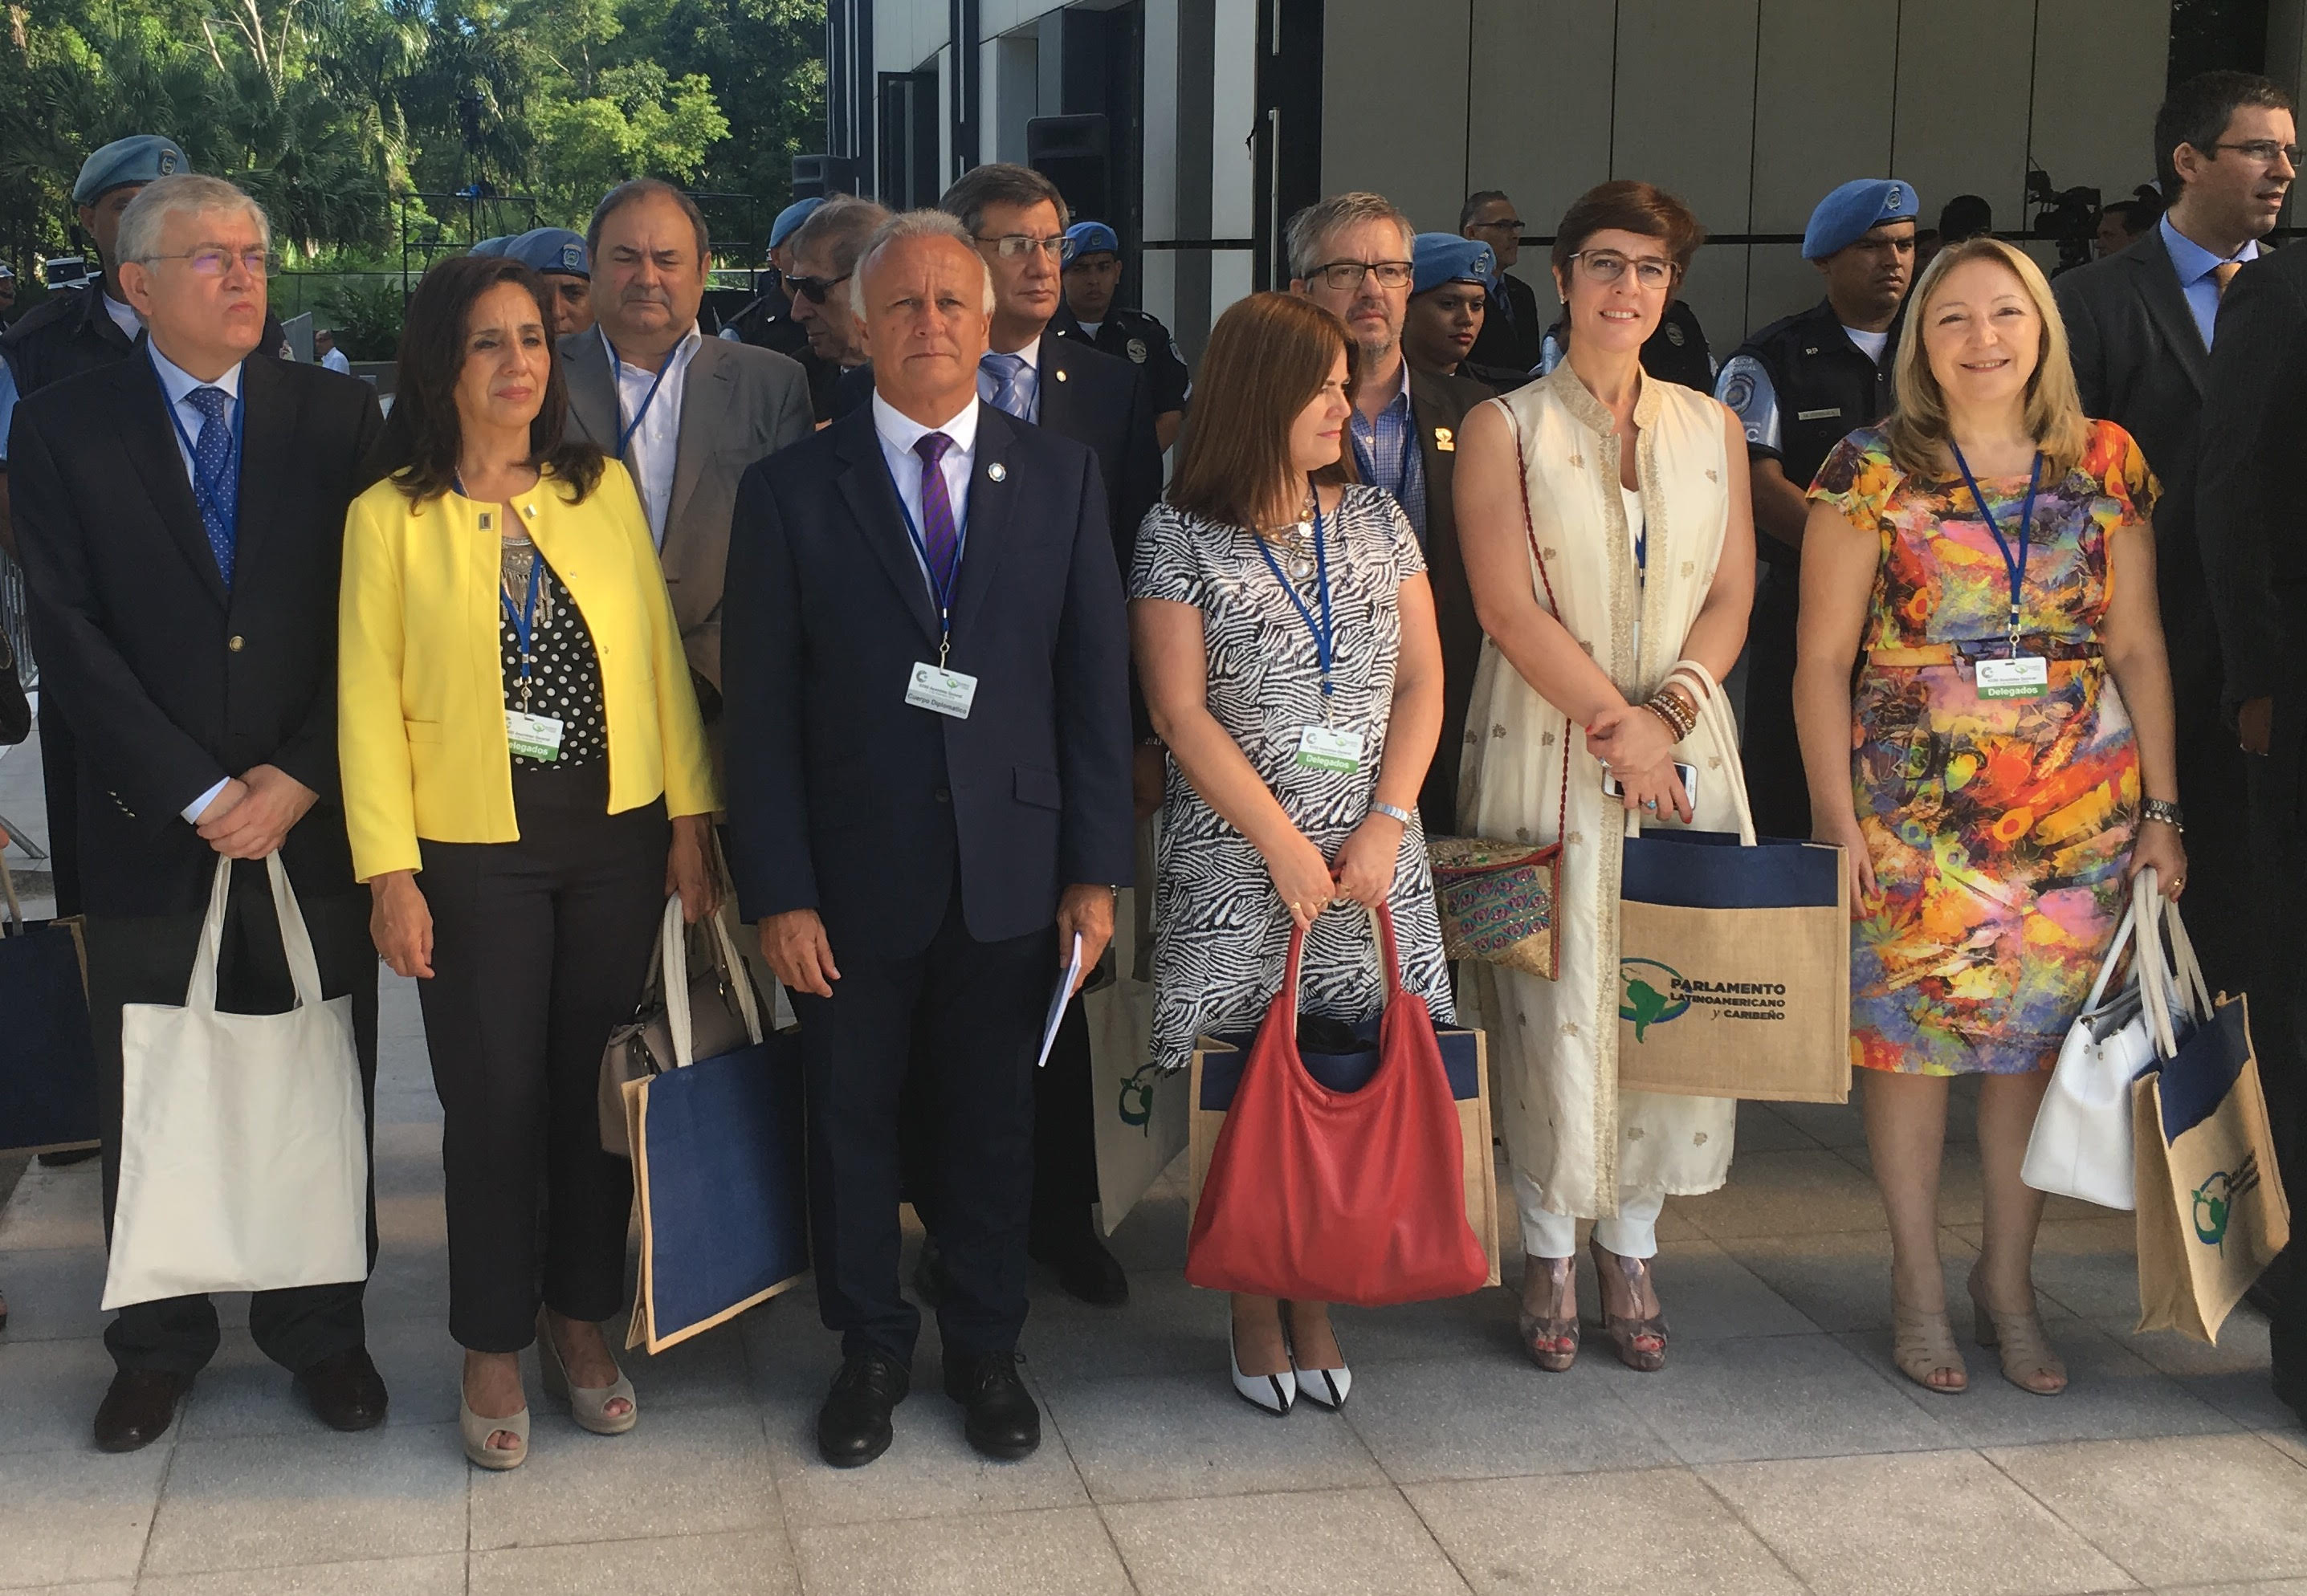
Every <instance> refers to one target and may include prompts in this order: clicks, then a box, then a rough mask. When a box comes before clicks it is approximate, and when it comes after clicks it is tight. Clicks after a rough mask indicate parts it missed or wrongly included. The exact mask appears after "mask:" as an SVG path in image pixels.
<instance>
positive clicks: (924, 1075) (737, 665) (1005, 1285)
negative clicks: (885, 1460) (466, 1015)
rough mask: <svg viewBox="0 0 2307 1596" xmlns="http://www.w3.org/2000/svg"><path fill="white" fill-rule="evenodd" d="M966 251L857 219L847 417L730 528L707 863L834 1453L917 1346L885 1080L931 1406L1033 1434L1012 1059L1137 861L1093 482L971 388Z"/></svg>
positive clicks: (902, 226)
mask: <svg viewBox="0 0 2307 1596" xmlns="http://www.w3.org/2000/svg"><path fill="white" fill-rule="evenodd" d="M858 270H859V275H858V278H857V279H856V280H855V281H854V282H853V285H852V286H853V289H854V290H855V291H856V292H857V294H858V296H859V297H860V300H861V304H860V306H859V309H860V313H861V319H862V322H863V324H864V329H865V337H866V340H867V343H868V346H869V347H870V349H871V351H872V353H873V355H874V357H875V371H876V376H875V379H874V387H875V392H874V398H873V399H872V401H871V403H870V405H869V406H868V407H867V408H865V409H863V410H861V411H858V412H856V413H854V414H853V415H851V416H847V417H845V418H844V419H843V420H840V421H837V422H836V423H834V424H833V425H831V426H829V427H828V428H826V429H825V430H824V431H822V432H820V433H818V434H817V435H816V436H815V437H812V438H810V439H807V440H805V441H804V442H801V443H799V444H796V445H795V446H793V448H791V449H788V450H784V451H782V452H781V453H778V454H776V455H773V456H771V457H770V458H769V459H767V460H764V461H763V462H761V463H760V464H759V465H758V466H756V467H754V468H752V470H750V472H748V473H747V474H746V477H745V481H744V485H743V487H742V491H741V493H740V495H739V498H738V503H737V514H736V520H735V524H734V526H733V529H732V532H731V539H730V557H729V575H728V584H727V589H726V590H727V594H728V605H727V622H726V627H725V647H726V649H727V654H726V660H725V664H726V667H727V672H728V674H727V682H728V705H729V726H730V736H729V742H728V754H729V830H730V837H731V841H732V843H733V866H734V873H735V876H736V881H737V891H738V895H739V897H740V900H741V904H742V912H743V914H744V916H745V918H747V919H749V920H750V919H758V920H759V922H760V940H761V949H762V953H763V955H764V957H766V958H767V960H768V964H769V966H770V968H771V969H773V970H774V971H775V972H776V975H777V979H778V980H780V981H781V982H784V983H785V985H786V987H787V988H789V989H790V990H791V991H792V992H793V1002H794V1008H795V1012H796V1014H797V1015H798V1017H800V1020H801V1034H802V1049H803V1059H804V1061H805V1068H807V1071H808V1079H809V1099H810V1103H809V1113H810V1158H809V1165H810V1197H811V1201H810V1210H811V1214H812V1223H813V1225H814V1227H815V1234H814V1252H815V1257H816V1263H817V1280H818V1300H819V1307H820V1311H821V1312H822V1313H823V1316H824V1318H825V1323H826V1325H827V1326H828V1327H829V1328H831V1329H835V1330H838V1331H839V1332H840V1333H841V1336H842V1351H843V1359H844V1361H843V1364H842V1369H841V1373H840V1374H839V1376H838V1377H836V1379H835V1381H834V1385H833V1390H832V1392H831V1394H829V1395H828V1398H827V1399H826V1403H825V1405H824V1407H823V1409H822V1410H821V1411H820V1412H819V1417H818V1447H819V1452H820V1453H821V1454H823V1455H824V1457H825V1458H826V1460H827V1461H828V1463H834V1464H836V1465H838V1466H853V1465H856V1464H860V1463H870V1462H871V1461H872V1460H873V1459H874V1458H876V1457H878V1456H879V1455H880V1454H881V1453H882V1452H883V1451H884V1450H886V1449H887V1448H888V1445H889V1439H890V1424H889V1418H890V1412H891V1410H892V1409H893V1408H894V1407H895V1405H896V1403H898V1402H900V1401H902V1400H903V1399H904V1397H905V1392H906V1388H907V1386H908V1383H909V1378H910V1377H909V1373H908V1370H909V1368H910V1365H911V1362H912V1358H913V1343H914V1340H915V1338H916V1336H917V1335H918V1334H919V1328H920V1315H919V1313H918V1311H917V1310H916V1309H914V1308H913V1305H912V1304H911V1303H910V1302H908V1301H907V1300H905V1297H904V1295H903V1294H902V1293H901V1291H900V1290H899V1287H898V1280H897V1263H898V1248H899V1240H900V1232H899V1229H898V1222H897V1204H898V1197H899V1162H900V1159H899V1126H898V1103H899V1100H900V1097H901V1096H902V1095H903V1094H904V1093H905V1091H906V1090H908V1085H907V1081H908V1076H909V1074H910V1075H912V1076H913V1080H914V1083H915V1085H914V1087H913V1089H916V1090H923V1091H927V1092H930V1093H932V1094H934V1102H933V1103H932V1104H931V1110H932V1113H931V1128H932V1131H933V1149H932V1151H933V1154H934V1168H933V1171H932V1180H933V1182H934V1185H935V1188H936V1190H935V1194H934V1195H935V1197H936V1213H937V1218H936V1221H935V1223H936V1225H937V1229H938V1236H939V1241H940V1243H941V1244H942V1247H943V1250H944V1253H945V1258H946V1271H947V1289H946V1291H945V1293H944V1295H943V1298H942V1300H940V1301H939V1305H938V1326H939V1333H940V1335H941V1337H942V1339H943V1342H944V1363H945V1386H946V1392H947V1394H948V1395H950V1396H952V1397H953V1398H954V1399H955V1400H956V1401H957V1402H959V1403H962V1404H963V1405H964V1407H965V1409H966V1411H967V1426H966V1428H967V1433H968V1436H969V1439H970V1442H971V1444H972V1445H973V1446H976V1447H977V1448H978V1450H979V1451H981V1452H983V1453H985V1454H988V1455H991V1456H995V1457H1021V1456H1024V1455H1025V1454H1027V1453H1029V1452H1031V1451H1032V1450H1033V1448H1034V1447H1035V1446H1038V1445H1039V1444H1040V1439H1041V1418H1040V1414H1039V1412H1038V1411H1037V1410H1036V1409H1035V1407H1034V1405H1033V1400H1032V1398H1031V1397H1030V1396H1028V1395H1027V1394H1026V1393H1025V1387H1024V1386H1022V1385H1021V1384H1020V1383H1019V1381H1018V1378H1017V1375H1016V1368H1015V1349H1016V1341H1017V1334H1018V1331H1019V1329H1020V1327H1021V1326H1023V1325H1024V1323H1025V1281H1026V1268H1027V1264H1026V1257H1027V1254H1026V1230H1027V1221H1028V1214H1029V1212H1030V1208H1031V1203H1032V1184H1033V1182H1032V1177H1031V1173H1030V1171H1031V1169H1032V1161H1031V1158H1030V1154H1029V1150H1030V1148H1031V1146H1032V1143H1033V1115H1034V1082H1033V1076H1034V1074H1035V1070H1034V1059H1035V1056H1036V1052H1037V1050H1038V1044H1039V1042H1040V1034H1041V1028H1042V1017H1043V1015H1044V1013H1045V1012H1046V1010H1047V1008H1048V1006H1049V1003H1050V1000H1051V992H1052V990H1053V988H1054V986H1055V984H1056V982H1057V981H1058V979H1059V975H1060V973H1061V972H1062V971H1063V970H1064V968H1065V967H1066V964H1067V962H1068V960H1069V958H1070V957H1071V956H1072V953H1073V949H1074V947H1075V944H1076V940H1078V943H1079V946H1080V957H1081V959H1082V963H1083V967H1084V969H1085V970H1086V969H1087V968H1088V966H1089V965H1092V964H1093V963H1094V962H1095V961H1096V959H1097V958H1098V957H1099V956H1100V955H1101V954H1102V952H1103V950H1104V948H1105V945H1106V943H1107V941H1108V940H1110V939H1111V934H1112V930H1113V895H1114V891H1115V889H1116V888H1118V887H1119V886H1120V885H1121V884H1124V883H1126V882H1127V881H1128V879H1129V871H1130V867H1131V862H1132V851H1133V839H1132V828H1131V818H1130V790H1129V778H1130V772H1129V766H1130V749H1129V743H1130V737H1129V711H1128V631H1127V625H1126V622H1125V619H1124V615H1123V606H1122V588H1121V579H1120V574H1119V571H1117V570H1116V569H1115V566H1114V562H1113V549H1112V544H1111V541H1110V539H1109V537H1108V535H1107V531H1106V527H1105V492H1104V486H1103V484H1102V482H1101V481H1100V479H1099V476H1098V470H1097V462H1096V459H1095V457H1093V455H1092V454H1091V453H1090V452H1089V450H1086V449H1085V448H1083V447H1082V446H1081V445H1080V444H1078V443H1076V442H1072V441H1071V440H1069V439H1066V438H1062V437H1059V435H1058V434H1057V433H1054V432H1052V431H1051V430H1050V429H1047V428H1042V427H1033V426H1028V425H1022V424H1020V423H1018V422H1016V421H1015V420H1013V419H1012V418H1011V417H1009V416H1007V415H1005V414H1004V413H1002V412H1001V411H1000V410H999V409H997V408H994V407H992V406H991V405H987V404H984V403H982V401H980V399H978V397H977V360H978V356H980V355H981V354H982V353H983V352H984V349H985V339H986V324H987V320H988V316H989V313H990V311H991V305H992V288H991V280H990V274H989V273H988V271H987V270H986V268H985V265H984V262H982V259H981V258H980V257H979V256H978V254H977V253H975V251H974V249H973V240H972V239H971V237H970V236H969V234H968V230H967V229H966V228H965V227H962V226H961V225H960V224H959V223H958V222H957V221H956V220H955V219H952V218H951V217H948V216H946V215H944V214H942V213H941V212H936V211H914V212H909V213H907V214H906V215H904V216H900V217H898V218H896V219H894V220H892V221H891V222H890V223H889V224H888V227H886V228H884V229H883V231H882V233H881V234H880V235H879V237H878V239H877V241H876V242H875V244H874V245H872V246H871V247H870V248H869V249H868V250H867V252H866V254H865V256H864V257H863V259H862V262H860V265H859V269H858ZM1052 922H1054V933H1055V934H1054V935H1053V934H1052V930H1053V925H1052Z"/></svg>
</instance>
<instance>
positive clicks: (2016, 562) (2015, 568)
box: [1947, 438, 2043, 659]
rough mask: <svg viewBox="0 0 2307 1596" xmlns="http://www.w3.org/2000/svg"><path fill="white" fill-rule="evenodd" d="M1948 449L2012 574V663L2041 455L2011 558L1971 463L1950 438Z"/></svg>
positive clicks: (2030, 477) (2016, 650) (2030, 476)
mask: <svg viewBox="0 0 2307 1596" xmlns="http://www.w3.org/2000/svg"><path fill="white" fill-rule="evenodd" d="M1947 447H1948V448H1949V449H1951V450H1953V451H1954V463H1955V467H1956V468H1957V469H1959V470H1960V471H1961V473H1962V480H1963V485H1965V486H1966V487H1968V488H1969V489H1970V496H1971V498H1972V499H1973V500H1975V501H1976V502H1977V504H1978V513H1979V514H1980V515H1981V516H1982V517H1984V518H1985V521H1986V529H1987V530H1988V531H1989V532H1992V533H1994V546H1995V547H1996V548H1998V549H2001V550H2002V551H2003V569H2004V570H2005V571H2009V572H2010V573H2011V657H2012V658H2014V659H2015V658H2017V657H2018V655H2019V599H2020V588H2021V585H2022V584H2023V583H2024V582H2025V580H2026V577H2027V543H2028V539H2029V538H2030V537H2032V536H2034V531H2035V490H2036V489H2037V487H2039V486H2041V485H2042V482H2043V456H2042V451H2041V450H2037V451H2036V454H2035V468H2034V470H2033V471H2032V472H2031V473H2029V474H2028V478H2027V501H2026V504H2025V506H2024V508H2022V509H2021V510H2020V511H2019V551H2018V553H2015V554H2014V553H2011V540H2010V539H2009V538H2007V537H2005V536H2003V528H2001V527H2000V526H1999V525H1997V524H1996V522H1995V519H1994V511H1992V510H1989V509H1988V508H1987V507H1986V495H1985V493H1980V492H1979V491H1978V478H1977V477H1976V476H1972V475H1971V474H1970V462H1969V461H1968V460H1967V459H1963V458H1962V450H1961V448H1960V446H1958V445H1957V444H1956V443H1955V442H1954V440H1952V439H1951V438H1950V439H1948V440H1947Z"/></svg>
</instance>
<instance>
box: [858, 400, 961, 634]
mask: <svg viewBox="0 0 2307 1596" xmlns="http://www.w3.org/2000/svg"><path fill="white" fill-rule="evenodd" d="M930 433H944V434H945V435H946V436H947V437H948V438H951V439H952V440H953V446H952V447H951V448H949V449H948V450H946V451H945V453H944V455H943V456H942V457H940V458H939V460H938V471H939V475H940V476H943V477H944V478H945V496H946V497H947V498H948V500H950V501H951V502H952V503H953V529H954V534H955V536H956V538H958V537H959V536H961V533H962V531H963V529H964V528H966V527H967V526H968V525H969V477H970V473H971V471H973V469H974V468H975V467H976V462H977V407H976V406H975V405H965V406H963V407H962V411H961V414H960V415H958V416H955V417H954V418H953V419H952V420H951V421H948V422H947V423H946V424H945V425H942V426H923V425H922V424H921V423H920V422H918V421H915V420H913V417H911V416H906V415H905V414H903V413H902V412H900V411H899V410H898V408H896V406H895V405H893V404H891V403H890V402H889V401H888V400H887V399H883V398H882V397H881V396H880V395H879V393H876V394H875V395H874V396H873V435H874V436H875V437H876V438H878V439H879V440H880V442H881V459H883V460H885V461H887V462H888V467H889V480H890V481H891V482H893V483H895V484H896V489H897V498H898V500H899V502H902V503H903V504H904V505H905V513H906V514H907V515H909V516H911V517H912V518H913V530H914V531H915V532H916V533H918V532H919V531H920V530H921V526H922V457H921V456H920V455H917V454H915V453H914V452H913V445H914V444H915V443H917V442H920V441H921V440H922V438H924V437H926V436H927V435H928V434H930ZM913 563H914V564H915V565H918V566H920V567H921V571H922V581H923V582H924V583H927V584H928V587H929V590H930V603H931V605H932V606H934V605H936V603H937V584H936V583H935V582H932V581H931V580H930V568H929V563H928V562H926V561H925V560H923V559H922V551H921V550H920V549H918V548H916V549H915V550H914V551H913Z"/></svg>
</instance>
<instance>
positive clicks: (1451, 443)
mask: <svg viewBox="0 0 2307 1596" xmlns="http://www.w3.org/2000/svg"><path fill="white" fill-rule="evenodd" d="M1434 447H1435V448H1437V449H1438V450H1441V451H1442V452H1443V453H1444V454H1455V453H1457V452H1458V440H1457V439H1456V438H1454V437H1453V436H1451V434H1450V429H1449V428H1448V427H1446V426H1437V427H1436V428H1435V429H1434Z"/></svg>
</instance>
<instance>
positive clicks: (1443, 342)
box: [1402, 233, 1531, 393]
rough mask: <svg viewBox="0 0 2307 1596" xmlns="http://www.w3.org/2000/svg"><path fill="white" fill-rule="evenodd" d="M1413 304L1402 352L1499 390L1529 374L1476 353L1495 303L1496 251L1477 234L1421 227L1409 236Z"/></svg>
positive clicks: (1422, 364)
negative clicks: (1487, 361)
mask: <svg viewBox="0 0 2307 1596" xmlns="http://www.w3.org/2000/svg"><path fill="white" fill-rule="evenodd" d="M1410 255H1411V278H1410V307H1409V309H1408V310H1406V311H1405V312H1403V313H1402V358H1403V359H1404V360H1407V361H1408V362H1410V364H1411V366H1412V368H1414V369H1416V370H1418V371H1421V372H1431V373H1435V374H1436V375H1437V376H1444V377H1471V378H1472V379H1473V380H1474V381H1475V382H1479V383H1482V384H1483V385H1484V386H1486V387H1488V388H1490V389H1492V390H1495V391H1497V392H1499V393H1511V392H1513V391H1514V390H1515V389H1517V388H1520V387H1522V385H1523V384H1524V383H1526V382H1529V381H1530V380H1531V375H1530V373H1528V372H1517V371H1508V370H1505V369H1503V368H1501V367H1498V366H1494V365H1482V364H1481V363H1479V362H1478V361H1477V360H1475V359H1474V358H1473V351H1474V350H1475V349H1476V348H1479V346H1480V343H1481V338H1482V331H1483V329H1484V328H1485V327H1487V326H1488V315H1489V312H1490V311H1491V309H1492V308H1493V307H1494V306H1495V305H1496V304H1497V280H1498V257H1497V251H1495V250H1493V249H1492V248H1491V247H1490V246H1489V245H1487V244H1485V243H1483V242H1482V241H1481V240H1480V239H1479V238H1468V237H1464V236H1461V235H1459V234H1456V233H1420V234H1419V235H1418V236H1417V237H1416V238H1414V239H1412V240H1411V249H1410Z"/></svg>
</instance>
